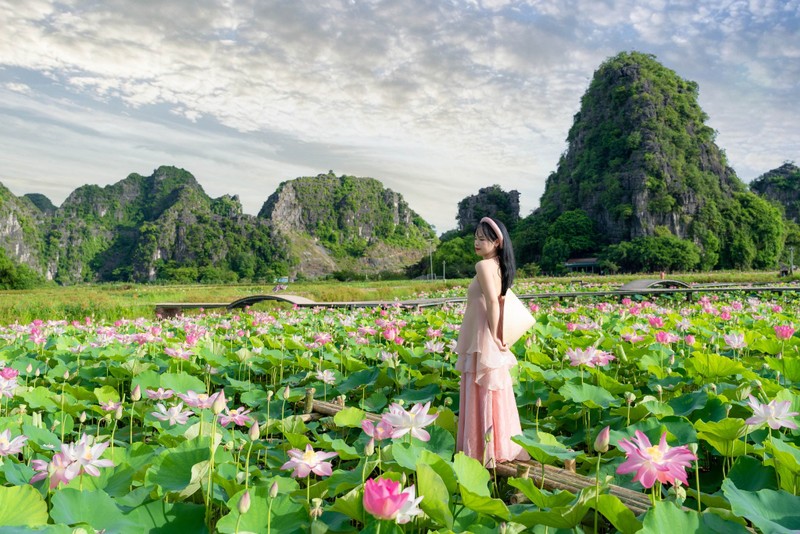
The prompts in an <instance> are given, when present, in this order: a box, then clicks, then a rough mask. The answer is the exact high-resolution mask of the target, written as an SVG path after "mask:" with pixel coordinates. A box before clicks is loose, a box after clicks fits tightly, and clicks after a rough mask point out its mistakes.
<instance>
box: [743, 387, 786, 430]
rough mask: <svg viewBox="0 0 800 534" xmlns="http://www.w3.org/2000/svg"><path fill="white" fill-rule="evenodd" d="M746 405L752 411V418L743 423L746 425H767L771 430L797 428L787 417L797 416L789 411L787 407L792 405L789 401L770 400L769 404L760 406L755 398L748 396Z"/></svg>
mask: <svg viewBox="0 0 800 534" xmlns="http://www.w3.org/2000/svg"><path fill="white" fill-rule="evenodd" d="M747 404H748V405H749V406H750V408H751V409H752V410H753V417H751V418H749V419H747V420H746V421H745V423H747V424H748V425H753V426H761V425H763V424H764V423H767V424H768V425H769V427H770V428H771V429H773V430H777V429H779V428H780V427H782V426H785V427H786V428H791V429H795V428H797V425H796V424H795V423H794V421H791V420H790V419H789V417H792V416H795V415H798V413H797V412H790V411H789V407H790V406H791V405H792V403H791V401H780V402H777V401H775V400H771V401H770V402H769V404H761V403H760V402H758V401H757V400H756V398H755V397H753V396H752V395H750V396H749V397H748V399H747Z"/></svg>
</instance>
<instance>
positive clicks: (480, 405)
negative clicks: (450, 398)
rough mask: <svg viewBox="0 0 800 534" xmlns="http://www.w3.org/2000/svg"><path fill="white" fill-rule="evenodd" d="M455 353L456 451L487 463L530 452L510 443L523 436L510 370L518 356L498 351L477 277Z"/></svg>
mask: <svg viewBox="0 0 800 534" xmlns="http://www.w3.org/2000/svg"><path fill="white" fill-rule="evenodd" d="M456 352H457V353H458V361H457V362H456V369H457V370H458V371H460V372H461V390H460V391H461V396H460V401H459V405H458V436H457V438H456V450H457V451H463V452H464V454H466V455H468V456H471V457H472V458H475V459H477V460H478V461H480V462H481V463H482V464H483V465H486V466H493V465H494V464H495V463H496V462H504V461H509V460H514V459H520V460H523V459H524V460H527V459H528V458H529V456H528V454H527V453H526V452H525V451H524V450H523V449H522V447H520V446H519V445H517V444H516V443H514V442H512V441H511V436H516V435H518V434H522V428H521V426H520V423H519V413H518V412H517V402H516V399H515V398H514V388H513V384H512V381H511V374H510V373H509V369H510V368H511V367H512V366H514V365H516V364H517V359H516V358H515V357H514V354H513V353H512V352H511V351H510V350H508V351H505V352H503V351H501V350H500V349H499V348H498V347H497V344H496V343H495V342H494V340H493V339H492V334H491V332H490V331H489V322H488V319H487V313H486V301H485V299H484V297H483V292H482V291H481V286H480V284H479V283H478V279H477V277H476V278H473V279H472V282H471V283H470V285H469V289H467V309H466V311H465V312H464V321H463V323H462V325H461V330H460V332H459V334H458V343H457V344H456Z"/></svg>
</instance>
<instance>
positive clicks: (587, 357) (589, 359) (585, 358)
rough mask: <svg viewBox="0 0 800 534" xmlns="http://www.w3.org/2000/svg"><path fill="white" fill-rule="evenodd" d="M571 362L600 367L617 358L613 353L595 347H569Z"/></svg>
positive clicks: (576, 364) (574, 364)
mask: <svg viewBox="0 0 800 534" xmlns="http://www.w3.org/2000/svg"><path fill="white" fill-rule="evenodd" d="M567 356H569V364H570V365H572V366H578V365H586V366H587V367H599V366H603V365H608V363H609V362H610V361H611V360H614V359H616V358H615V357H614V355H613V354H611V353H609V352H605V351H603V350H597V349H596V348H594V347H586V349H567Z"/></svg>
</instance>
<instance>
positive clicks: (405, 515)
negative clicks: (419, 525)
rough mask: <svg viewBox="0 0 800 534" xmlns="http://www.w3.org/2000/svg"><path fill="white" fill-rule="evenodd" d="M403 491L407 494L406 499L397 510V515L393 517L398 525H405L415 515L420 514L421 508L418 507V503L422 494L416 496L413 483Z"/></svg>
mask: <svg viewBox="0 0 800 534" xmlns="http://www.w3.org/2000/svg"><path fill="white" fill-rule="evenodd" d="M403 493H405V494H406V495H408V499H406V502H404V503H403V506H401V507H400V511H399V512H397V517H395V518H394V522H395V523H397V524H398V525H405V524H406V523H409V522H411V521H412V520H413V519H414V517H415V516H418V515H420V514H422V509H421V508H420V507H419V503H421V502H422V495H420V496H419V497H417V496H416V488H415V487H414V484H411V485H410V486H409V487H407V488H406V489H404V490H403Z"/></svg>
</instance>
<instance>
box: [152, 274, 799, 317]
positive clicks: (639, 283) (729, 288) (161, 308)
mask: <svg viewBox="0 0 800 534" xmlns="http://www.w3.org/2000/svg"><path fill="white" fill-rule="evenodd" d="M664 285H666V286H672V287H659V286H664ZM675 286H679V287H675ZM796 291H800V284H798V285H791V286H790V285H784V286H772V285H769V286H745V285H736V284H707V285H696V286H688V285H687V284H686V283H684V282H681V281H679V280H660V279H659V280H656V279H641V280H634V281H632V282H628V283H627V284H625V285H622V286H620V287H619V289H611V290H605V291H560V292H552V293H526V294H522V295H517V296H518V297H519V298H520V299H522V300H531V299H539V300H541V299H572V298H585V297H616V298H620V299H621V298H624V297H634V296H637V295H638V296H648V295H655V296H658V295H684V296H685V297H686V299H687V300H692V299H693V298H694V295H695V294H696V293H731V292H745V293H748V294H757V293H784V292H796ZM466 300H467V299H466V297H446V298H433V299H411V300H397V301H387V300H362V301H352V302H344V301H336V302H316V301H313V300H311V299H309V298H307V297H302V296H300V295H289V294H284V293H280V294H263V295H250V296H247V297H244V298H241V299H238V300H235V301H233V302H230V303H227V302H173V303H162V304H156V310H155V311H156V315H158V316H160V317H174V316H176V315H178V314H180V313H181V312H183V311H184V310H190V309H200V308H202V309H215V308H216V309H219V308H225V309H227V310H235V309H242V308H245V307H247V306H251V305H253V304H256V303H258V302H264V301H276V302H285V303H288V304H291V305H293V306H297V307H299V308H314V307H324V308H374V307H379V306H380V307H386V306H394V305H397V306H402V307H405V308H423V307H428V306H441V305H442V304H448V303H454V302H466Z"/></svg>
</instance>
